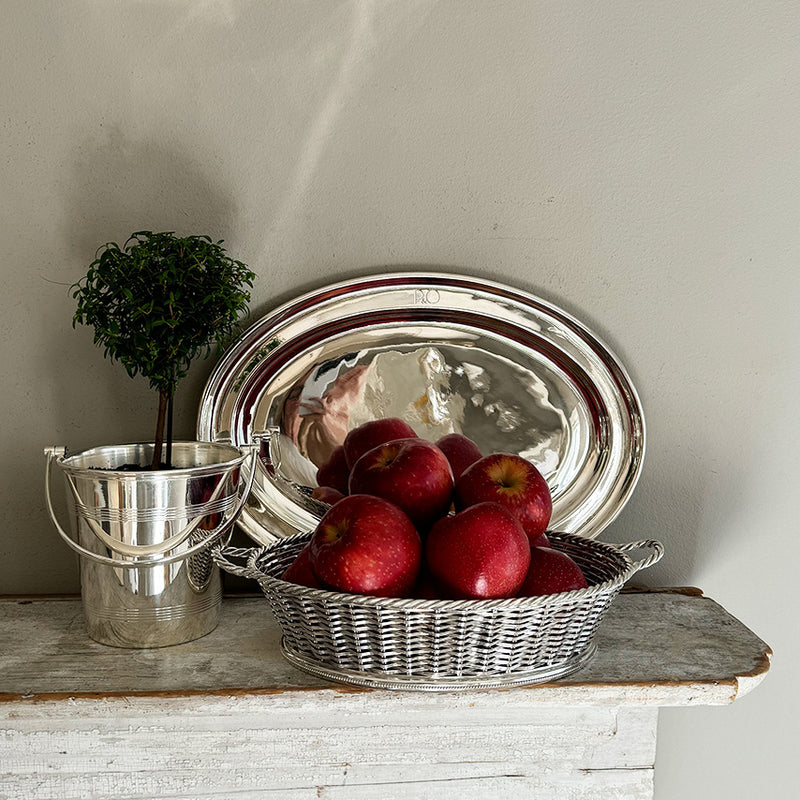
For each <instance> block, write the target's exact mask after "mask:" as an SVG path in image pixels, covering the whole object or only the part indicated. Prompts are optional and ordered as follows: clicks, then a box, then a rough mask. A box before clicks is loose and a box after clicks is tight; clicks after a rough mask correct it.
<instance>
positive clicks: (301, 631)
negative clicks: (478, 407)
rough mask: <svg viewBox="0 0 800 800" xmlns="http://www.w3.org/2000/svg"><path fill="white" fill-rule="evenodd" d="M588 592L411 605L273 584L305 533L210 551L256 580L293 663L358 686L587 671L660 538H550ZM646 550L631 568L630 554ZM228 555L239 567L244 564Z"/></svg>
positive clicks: (472, 682) (459, 685)
mask: <svg viewBox="0 0 800 800" xmlns="http://www.w3.org/2000/svg"><path fill="white" fill-rule="evenodd" d="M548 537H549V538H550V541H551V543H552V545H553V546H554V547H555V548H556V549H558V550H561V551H563V552H565V553H567V554H568V555H569V556H571V557H572V558H573V559H574V560H575V561H576V562H577V563H578V565H579V566H580V568H581V570H582V571H583V573H584V575H585V576H586V580H587V582H588V583H589V587H588V588H586V589H579V590H576V591H572V592H563V593H561V594H552V595H545V596H540V597H520V598H512V599H508V600H415V599H396V598H382V597H381V598H379V597H365V596H360V595H352V594H343V593H338V592H329V591H326V590H323V589H309V588H306V587H304V586H298V585H296V584H293V583H287V582H286V581H282V580H280V577H279V576H280V575H282V574H283V572H284V570H285V569H286V568H287V567H288V566H289V564H291V563H292V561H293V560H294V559H295V557H296V556H297V555H298V553H299V552H300V550H302V548H303V547H304V546H305V545H306V544H307V543H308V541H309V539H310V538H311V533H299V534H296V535H294V536H290V537H287V538H285V539H281V540H279V541H277V542H275V543H274V544H272V545H270V546H269V547H260V548H245V549H241V548H230V547H229V548H225V549H222V550H217V551H216V553H215V560H216V562H217V563H218V564H219V566H220V567H222V568H223V569H225V570H227V571H228V572H232V573H234V574H237V575H242V576H245V577H249V578H253V579H254V580H257V581H258V583H259V584H260V586H261V589H262V590H263V592H264V594H265V595H266V598H267V600H268V601H269V604H270V607H271V608H272V612H273V614H274V615H275V618H276V619H277V621H278V624H279V625H280V627H281V631H282V641H281V649H282V652H283V655H284V656H285V658H286V659H287V660H288V661H289V662H290V663H292V664H293V665H295V666H296V667H298V668H300V669H302V670H304V671H305V672H309V673H311V674H313V675H316V676H318V677H321V678H325V679H327V680H332V681H339V682H343V683H348V684H354V685H357V686H365V687H372V688H382V689H410V690H417V691H454V690H466V689H477V688H491V687H501V686H514V685H523V684H533V683H542V682H545V681H550V680H554V679H556V678H562V677H564V676H565V675H569V674H571V673H572V672H575V671H576V670H578V669H580V668H581V667H583V666H584V665H585V664H587V663H588V662H589V661H590V659H591V658H592V656H593V655H594V654H595V652H596V646H595V643H594V636H595V632H596V631H597V627H598V625H599V623H600V621H601V620H602V618H603V615H604V614H605V612H606V610H607V609H608V607H609V605H610V604H611V602H612V600H613V599H614V598H615V597H616V595H617V594H618V593H619V591H620V589H622V586H623V585H624V583H625V582H626V581H627V580H628V579H629V578H630V577H631V576H632V575H633V574H634V573H636V572H638V571H639V570H641V569H644V568H646V567H649V566H651V565H652V564H655V563H656V562H657V561H658V560H659V559H660V558H661V556H662V555H663V553H664V549H663V546H662V545H661V543H660V542H657V541H654V540H650V539H648V540H646V541H641V542H632V543H629V544H623V545H611V544H605V543H602V542H596V541H594V540H591V539H586V538H584V537H581V536H576V535H574V534H568V533H550V532H548ZM634 549H649V550H652V553H651V555H650V556H649V557H648V558H646V559H644V560H642V561H638V562H634V561H632V560H631V558H629V557H628V556H627V555H626V551H628V550H634ZM231 559H240V560H242V561H243V562H244V564H243V565H239V564H236V563H235V562H234V561H232V560H231Z"/></svg>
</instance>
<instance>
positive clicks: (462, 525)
mask: <svg viewBox="0 0 800 800" xmlns="http://www.w3.org/2000/svg"><path fill="white" fill-rule="evenodd" d="M425 554H426V557H427V564H428V568H429V569H430V572H431V575H432V576H433V578H434V580H435V581H436V583H437V585H438V587H439V589H440V591H441V594H442V596H443V597H450V598H453V599H462V598H469V599H488V598H500V597H514V596H515V595H516V594H517V592H518V591H519V588H520V586H522V582H523V581H524V580H525V575H526V574H527V572H528V565H529V563H530V559H531V548H530V545H529V544H528V537H527V536H526V535H525V531H524V530H523V529H522V526H521V525H520V524H519V522H518V521H517V520H516V519H515V518H514V517H513V516H512V515H511V514H510V513H509V512H508V511H506V509H505V508H503V506H501V505H500V504H499V503H478V504H477V505H474V506H470V507H469V508H467V509H465V510H464V511H461V512H460V513H458V514H456V515H455V516H452V517H443V518H442V519H440V520H439V521H438V522H437V523H436V524H435V525H434V526H433V528H431V531H430V533H429V534H428V539H427V541H426V544H425Z"/></svg>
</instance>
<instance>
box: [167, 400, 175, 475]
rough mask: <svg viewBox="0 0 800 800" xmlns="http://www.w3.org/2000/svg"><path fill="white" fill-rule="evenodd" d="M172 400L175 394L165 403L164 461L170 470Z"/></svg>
mask: <svg viewBox="0 0 800 800" xmlns="http://www.w3.org/2000/svg"><path fill="white" fill-rule="evenodd" d="M174 398H175V394H174V393H173V394H170V396H169V400H168V402H167V457H166V459H165V461H166V462H167V467H169V468H170V469H172V409H173V406H174V403H173V400H174Z"/></svg>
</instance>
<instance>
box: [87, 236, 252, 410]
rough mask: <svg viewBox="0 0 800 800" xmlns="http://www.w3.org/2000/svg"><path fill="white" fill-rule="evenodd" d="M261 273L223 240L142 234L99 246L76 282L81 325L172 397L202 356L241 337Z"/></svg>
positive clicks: (109, 354) (110, 353)
mask: <svg viewBox="0 0 800 800" xmlns="http://www.w3.org/2000/svg"><path fill="white" fill-rule="evenodd" d="M254 278H255V275H254V274H253V273H252V272H251V271H250V270H249V269H248V268H247V267H246V266H245V265H244V264H242V263H241V262H239V261H235V260H234V259H232V258H230V257H229V256H228V255H227V254H226V253H225V251H224V250H223V248H222V242H221V241H220V242H213V241H211V239H210V238H209V237H208V236H188V237H185V238H178V237H176V236H175V235H174V234H173V233H171V232H170V233H151V232H150V231H140V232H138V233H134V234H133V235H132V236H131V237H130V239H128V241H127V242H126V243H125V245H124V247H120V246H119V245H118V244H116V243H115V242H110V243H108V244H106V245H104V246H103V247H102V248H101V249H100V250H99V251H98V255H97V258H96V259H95V260H94V261H93V262H92V264H91V265H90V267H89V271H88V273H87V274H86V276H85V277H84V278H83V280H81V281H80V282H78V283H77V284H75V286H74V287H73V289H74V291H73V297H74V298H75V299H77V301H78V307H77V311H76V312H75V316H74V318H73V327H74V326H75V325H76V324H77V323H82V324H86V325H90V326H92V327H93V328H94V341H95V344H97V345H102V347H103V354H104V356H106V357H108V358H110V359H112V360H114V361H119V362H120V363H121V364H122V366H123V367H125V369H126V371H127V372H128V374H129V375H130V376H131V377H133V376H135V375H139V374H141V375H143V376H144V377H146V378H147V379H148V380H149V381H150V385H151V386H152V387H153V388H154V389H157V390H158V391H159V392H161V393H166V394H167V395H168V396H171V395H172V394H173V393H174V391H175V386H176V384H177V383H178V381H179V380H180V379H181V378H183V377H184V376H185V375H186V373H187V371H188V368H189V365H190V364H191V362H192V361H193V360H194V359H195V358H197V357H199V356H203V357H205V356H207V355H208V354H209V353H210V350H211V346H212V345H213V344H214V343H218V344H219V345H220V346H221V345H223V344H224V343H226V342H227V341H229V340H230V339H231V338H232V337H233V335H234V334H235V332H236V330H237V329H236V323H237V320H238V318H239V316H240V315H241V314H242V313H244V312H246V311H247V304H248V302H249V300H250V294H249V292H248V291H246V290H245V289H244V288H243V287H244V286H252V285H253V280H254Z"/></svg>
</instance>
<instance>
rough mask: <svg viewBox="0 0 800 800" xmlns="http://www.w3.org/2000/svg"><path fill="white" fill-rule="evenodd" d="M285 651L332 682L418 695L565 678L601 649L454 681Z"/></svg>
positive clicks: (296, 663)
mask: <svg viewBox="0 0 800 800" xmlns="http://www.w3.org/2000/svg"><path fill="white" fill-rule="evenodd" d="M281 652H282V653H283V656H284V658H285V659H286V660H287V661H288V662H289V663H290V664H292V665H293V666H295V667H297V668H298V669H301V670H303V672H308V673H309V674H310V675H314V676H316V677H317V678H324V679H325V680H328V681H336V682H338V683H347V684H351V685H353V686H363V687H365V688H369V689H404V690H409V691H416V692H457V691H460V692H463V691H469V690H470V689H497V688H502V687H506V686H526V685H530V684H535V683H546V682H548V681H553V680H556V679H557V678H563V677H565V676H566V675H571V674H572V673H573V672H577V671H578V670H579V669H581V668H582V667H584V666H586V664H588V663H589V661H591V660H592V658H593V657H594V655H595V653H596V652H597V646H596V645H595V644H594V643H591V644H590V645H589V646H588V647H586V648H585V649H584V650H583V651H582V652H580V653H578V654H577V655H574V656H572V657H571V658H568V659H566V660H565V661H561V662H560V663H558V664H550V665H547V666H544V667H536V668H535V669H531V670H526V671H523V672H511V673H507V674H504V675H487V676H484V677H479V676H468V677H463V678H454V677H448V676H440V675H395V674H389V673H385V672H357V671H355V670H349V669H342V668H336V667H330V666H326V665H324V664H321V663H320V662H318V661H313V660H311V659H309V658H307V657H306V656H302V655H299V654H298V653H294V652H292V651H291V650H289V649H288V648H287V646H286V643H285V641H284V640H281Z"/></svg>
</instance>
